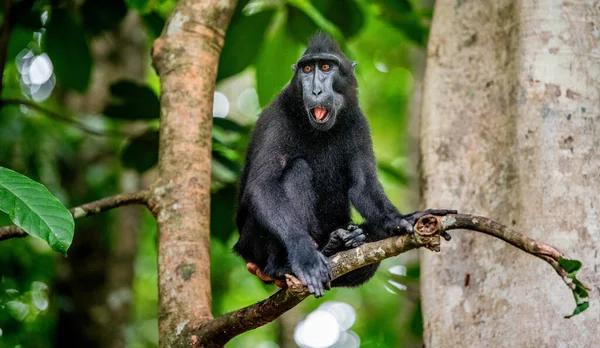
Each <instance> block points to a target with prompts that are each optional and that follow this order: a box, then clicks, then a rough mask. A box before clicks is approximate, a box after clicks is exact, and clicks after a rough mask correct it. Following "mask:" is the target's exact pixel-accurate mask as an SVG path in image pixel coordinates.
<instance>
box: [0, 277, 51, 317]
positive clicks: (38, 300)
mask: <svg viewBox="0 0 600 348" xmlns="http://www.w3.org/2000/svg"><path fill="white" fill-rule="evenodd" d="M0 291H4V294H0V309H1V308H4V307H5V308H6V312H7V313H8V314H9V315H10V316H11V317H13V318H14V319H15V320H17V321H20V322H31V321H33V320H35V319H36V318H37V316H38V315H40V313H42V312H43V311H46V310H47V309H48V286H47V285H46V284H44V283H42V282H39V281H34V282H33V283H32V284H31V290H30V291H27V292H25V293H22V294H21V293H19V291H17V290H16V289H2V288H0Z"/></svg>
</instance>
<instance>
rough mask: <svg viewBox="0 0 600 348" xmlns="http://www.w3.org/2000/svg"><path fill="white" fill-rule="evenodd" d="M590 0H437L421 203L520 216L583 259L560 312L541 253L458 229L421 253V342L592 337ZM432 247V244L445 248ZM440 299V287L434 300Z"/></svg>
mask: <svg viewBox="0 0 600 348" xmlns="http://www.w3.org/2000/svg"><path fill="white" fill-rule="evenodd" d="M599 19H600V7H599V6H598V3H597V2H594V1H586V0H573V1H558V0H539V1H535V2H532V1H516V0H497V1H494V2H485V1H449V0H439V1H437V2H436V8H435V15H434V20H433V25H432V32H431V36H430V42H429V47H428V61H427V73H426V79H425V88H424V106H423V114H422V117H423V119H422V143H421V150H422V156H423V162H422V163H423V170H422V175H423V177H422V184H423V185H422V186H423V187H422V190H423V197H424V200H425V205H426V206H431V207H434V206H441V207H452V208H456V209H458V210H459V211H460V212H473V213H477V214H480V215H485V216H490V217H492V218H494V219H496V220H498V221H503V222H506V223H509V224H511V225H513V226H515V225H516V226H519V229H522V230H525V231H527V232H528V235H529V236H530V237H533V238H539V239H541V240H543V241H546V242H549V243H552V244H556V245H560V246H561V248H562V249H563V250H564V251H566V252H568V253H569V254H571V256H573V257H574V258H576V259H580V260H581V261H583V264H584V268H583V270H582V273H583V274H585V276H586V279H587V280H588V281H590V282H591V283H592V285H593V289H594V291H593V293H591V295H592V304H591V306H590V309H589V310H588V311H587V312H585V313H583V314H581V315H579V316H577V317H574V318H572V319H569V320H566V319H563V318H562V317H563V315H565V314H570V313H571V312H572V310H573V299H572V295H571V293H570V291H569V290H568V288H565V287H559V286H557V281H558V280H557V279H556V278H555V277H552V276H549V273H548V271H547V266H545V265H543V264H541V263H539V262H536V261H535V260H533V259H532V258H530V257H528V256H527V255H525V254H524V253H520V252H519V251H517V250H515V249H513V248H511V247H510V246H508V245H506V244H504V243H500V242H490V241H489V239H486V237H483V236H479V235H477V236H476V235H472V234H460V235H459V236H457V238H459V240H458V241H457V242H456V243H449V244H444V247H443V249H446V251H447V252H445V253H444V255H443V256H441V255H437V254H432V253H422V261H423V267H422V289H423V315H424V327H425V343H426V345H427V346H430V347H456V346H469V347H482V346H493V347H524V346H535V347H550V346H551V347H555V346H564V347H592V346H595V345H597V340H598V337H597V330H598V327H599V325H600V307H599V306H598V304H597V303H593V302H596V300H593V298H594V296H595V297H596V298H597V296H598V295H599V289H600V273H598V268H600V265H599V259H598V256H599V255H598V254H599V252H598V250H599V249H600V239H599V237H598V236H599V233H600V231H599V223H598V207H599V206H600V157H599V156H598V155H597V153H598V146H599V145H600V144H599V139H600V132H599V130H600V118H599V114H600V89H599V88H598V86H599V85H600V60H599V59H598V57H599V55H600V50H599V46H600V41H599V39H600V24H599ZM443 251H444V250H443ZM440 299H443V300H440Z"/></svg>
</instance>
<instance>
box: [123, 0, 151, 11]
mask: <svg viewBox="0 0 600 348" xmlns="http://www.w3.org/2000/svg"><path fill="white" fill-rule="evenodd" d="M125 2H126V3H127V6H128V7H129V8H130V9H134V10H138V11H140V12H144V11H145V10H146V9H147V8H148V5H149V4H150V0H125Z"/></svg>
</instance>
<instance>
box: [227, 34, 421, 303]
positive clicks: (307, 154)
mask: <svg viewBox="0 0 600 348" xmlns="http://www.w3.org/2000/svg"><path fill="white" fill-rule="evenodd" d="M316 53H332V54H334V55H336V56H337V57H338V58H339V67H338V68H339V69H338V70H337V71H336V72H335V74H336V75H335V76H334V79H333V85H332V86H331V87H332V88H333V91H331V93H336V94H341V95H342V96H343V105H342V107H341V108H340V109H339V110H338V111H337V118H336V119H335V124H334V125H333V126H332V127H331V128H330V129H329V130H327V131H320V130H318V129H315V127H313V126H312V125H311V122H310V119H309V117H308V116H307V110H306V107H305V102H304V101H303V93H306V92H305V91H306V86H304V87H303V82H302V81H301V79H300V78H299V74H302V71H301V69H300V67H298V68H296V69H295V72H294V77H293V78H292V81H291V83H290V84H289V85H288V86H287V87H286V88H285V89H284V90H283V91H282V92H281V93H280V94H279V95H278V96H277V97H276V98H275V100H273V102H272V103H271V104H270V105H269V106H268V107H267V108H266V109H265V110H264V111H263V112H262V114H261V116H260V118H259V119H258V121H257V123H256V126H255V127H254V130H253V133H252V136H251V140H250V144H249V146H248V152H247V156H246V163H245V167H244V171H243V174H242V179H241V185H240V192H239V202H238V213H237V226H238V230H239V231H240V239H239V241H238V242H237V244H236V245H235V247H234V250H235V252H236V253H237V254H239V255H240V256H242V257H243V258H244V259H245V260H246V261H248V262H252V263H254V264H256V265H257V266H258V267H259V268H260V269H261V270H262V271H263V273H265V274H266V275H268V276H271V277H275V278H283V277H284V275H285V274H286V273H288V274H289V273H293V274H295V275H296V276H297V277H298V278H299V279H300V280H301V281H302V283H303V284H305V285H307V286H308V287H309V290H310V291H311V292H312V293H314V294H315V295H316V296H320V295H322V293H323V288H328V286H329V281H330V279H329V273H330V269H329V263H328V259H327V258H326V257H325V256H324V255H323V254H322V253H321V251H320V250H323V248H324V247H325V246H326V245H328V243H329V242H330V239H332V238H339V235H338V234H334V235H333V232H334V231H336V230H338V229H340V228H341V229H346V228H347V226H348V225H349V224H350V223H351V221H350V203H352V204H353V205H354V207H355V208H356V209H357V210H358V212H359V213H360V214H361V215H362V216H363V217H364V218H365V220H366V223H365V224H363V225H362V226H361V228H362V229H363V230H364V233H365V236H366V241H367V242H369V241H376V240H380V239H382V238H385V237H387V236H388V235H389V232H392V231H395V232H397V233H401V232H411V231H412V222H414V221H412V220H410V222H411V224H410V226H408V223H407V218H409V217H410V216H411V215H407V216H403V215H401V214H400V213H399V212H398V210H397V209H396V208H395V207H394V206H393V205H392V203H391V202H390V201H389V199H388V198H387V196H386V195H385V193H384V192H383V189H382V187H381V184H380V183H379V180H378V178H377V173H376V162H375V156H374V154H373V148H372V141H371V136H370V130H369V125H368V122H367V120H366V118H365V116H364V115H363V114H362V112H361V110H360V108H359V105H358V98H357V92H356V87H357V86H356V85H357V84H356V78H355V77H354V72H353V64H352V63H351V62H350V61H348V59H347V58H346V57H345V56H344V55H343V53H342V52H341V51H340V49H339V47H338V45H337V44H336V43H335V41H333V40H332V39H331V38H330V37H329V36H327V35H325V34H318V35H316V36H315V37H314V38H313V39H312V40H311V42H310V43H309V45H308V49H307V50H306V52H305V53H304V55H303V57H304V58H307V57H308V58H310V57H311V55H313V54H316ZM360 241H364V238H363V239H360ZM315 244H316V247H315ZM347 244H348V243H347ZM358 244H360V243H349V244H348V245H350V247H353V246H356V245H358ZM329 245H330V247H328V248H327V250H328V252H327V254H328V255H330V254H332V252H331V245H340V249H339V250H337V251H341V250H345V249H349V247H348V246H346V245H344V243H338V244H335V243H333V244H329ZM377 267H378V265H377V264H375V265H370V266H366V267H363V268H361V269H359V270H356V271H354V272H350V273H348V274H346V275H344V276H342V277H340V278H338V279H336V280H335V281H333V286H356V285H359V284H362V283H364V282H365V281H367V280H368V279H370V278H371V277H372V276H373V274H374V273H375V271H376V269H377Z"/></svg>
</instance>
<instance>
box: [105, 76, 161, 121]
mask: <svg viewBox="0 0 600 348" xmlns="http://www.w3.org/2000/svg"><path fill="white" fill-rule="evenodd" d="M110 93H111V94H112V96H113V101H112V102H111V103H110V104H109V105H108V106H107V107H106V108H105V109H104V115H106V116H108V117H111V118H115V119H124V120H144V119H146V120H148V119H157V118H159V117H160V102H159V100H158V96H157V95H156V94H155V93H154V91H152V90H151V89H150V87H148V86H146V85H139V84H137V83H135V82H132V81H125V80H122V81H119V82H116V83H115V84H113V85H112V86H110Z"/></svg>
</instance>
